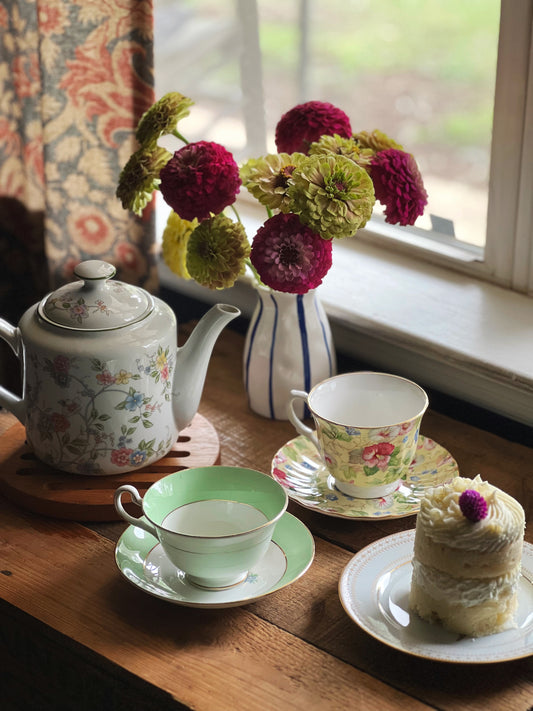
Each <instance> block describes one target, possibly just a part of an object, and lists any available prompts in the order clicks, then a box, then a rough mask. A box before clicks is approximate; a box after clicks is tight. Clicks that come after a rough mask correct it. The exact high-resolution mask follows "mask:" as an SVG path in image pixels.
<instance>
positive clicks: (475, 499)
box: [459, 489, 488, 523]
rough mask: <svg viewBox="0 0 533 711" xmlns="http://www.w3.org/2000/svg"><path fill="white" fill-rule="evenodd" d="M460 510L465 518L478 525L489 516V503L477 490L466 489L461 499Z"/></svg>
mask: <svg viewBox="0 0 533 711" xmlns="http://www.w3.org/2000/svg"><path fill="white" fill-rule="evenodd" d="M459 508H460V509H461V513H462V514H463V516H464V517H465V518H467V519H468V520H469V521H472V523H477V522H478V521H481V519H483V518H486V517H487V514H488V507H487V502H486V501H485V499H484V498H483V496H481V494H480V493H479V491H476V490H475V489H466V490H465V491H463V493H462V494H461V496H460V497H459Z"/></svg>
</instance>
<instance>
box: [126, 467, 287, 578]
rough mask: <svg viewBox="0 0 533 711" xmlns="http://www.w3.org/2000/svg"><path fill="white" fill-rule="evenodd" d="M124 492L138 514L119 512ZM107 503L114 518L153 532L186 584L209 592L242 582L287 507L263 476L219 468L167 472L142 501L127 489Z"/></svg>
mask: <svg viewBox="0 0 533 711" xmlns="http://www.w3.org/2000/svg"><path fill="white" fill-rule="evenodd" d="M126 492H127V493H129V494H130V495H131V498H132V500H133V502H134V503H135V504H137V505H138V506H140V507H141V508H142V512H143V515H142V516H140V517H138V518H136V517H135V516H131V515H130V514H129V513H128V512H127V511H125V509H124V507H123V505H122V500H121V499H122V494H124V493H126ZM114 499H115V508H116V510H117V512H118V513H119V514H120V516H122V518H123V519H125V520H126V521H127V522H128V523H130V524H132V525H133V526H138V527H139V528H142V529H144V530H145V531H147V532H148V533H150V534H152V536H154V537H155V538H156V539H157V540H158V541H159V542H160V543H161V546H162V547H163V550H164V551H165V553H166V555H167V557H168V558H169V560H170V561H171V562H172V563H173V565H175V566H176V568H179V569H180V570H182V571H183V572H184V573H185V574H186V575H187V578H188V580H189V581H190V582H191V583H193V584H195V585H198V586H200V587H202V588H209V589H213V590H219V589H221V588H226V587H230V586H232V585H237V584H239V583H241V582H242V581H243V580H245V579H246V577H247V575H248V572H249V570H250V569H251V568H253V567H254V566H255V565H256V564H257V563H258V562H259V561H260V560H261V558H262V557H263V556H264V555H265V553H266V551H267V549H268V547H269V545H270V541H271V539H272V534H273V533H274V528H275V526H276V523H277V522H278V521H279V519H280V518H281V516H282V515H283V514H284V512H285V510H286V508H287V503H288V499H287V494H286V492H285V490H284V489H283V487H282V486H281V485H280V484H278V483H277V482H276V481H274V479H272V478H271V477H270V476H267V475H266V474H262V473H261V472H258V471H255V470H253V469H244V468H241V467H225V466H211V467H197V468H193V469H184V470H183V471H179V472H175V473H174V474H169V475H168V476H166V477H163V478H162V479H160V480H159V481H157V482H156V483H155V484H152V486H150V488H149V489H148V490H147V491H146V493H145V495H144V497H141V496H140V494H139V492H138V491H137V489H136V488H135V487H134V486H131V485H129V484H126V485H124V486H120V487H119V488H118V489H117V490H116V492H115V497H114Z"/></svg>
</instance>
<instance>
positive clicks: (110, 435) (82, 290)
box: [0, 260, 240, 475]
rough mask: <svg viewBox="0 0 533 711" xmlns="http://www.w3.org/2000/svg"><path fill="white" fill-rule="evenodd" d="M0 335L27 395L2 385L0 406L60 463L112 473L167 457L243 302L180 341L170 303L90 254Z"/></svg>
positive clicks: (2, 326)
mask: <svg viewBox="0 0 533 711" xmlns="http://www.w3.org/2000/svg"><path fill="white" fill-rule="evenodd" d="M74 273H75V274H76V276H77V277H79V279H80V281H77V282H74V283H72V284H67V285H66V286H62V287H60V288H59V289H58V290H57V291H55V292H53V293H51V294H49V295H48V296H46V297H45V298H44V299H43V300H42V301H41V302H40V303H38V304H35V305H34V306H32V307H31V308H29V309H28V310H27V311H26V312H25V313H24V314H23V316H22V318H21V319H20V323H19V326H18V327H14V326H12V325H11V324H9V323H8V322H7V321H5V320H4V319H0V337H2V338H3V339H4V340H5V341H7V343H8V344H9V345H10V346H11V348H12V349H13V351H14V352H15V354H16V355H17V356H18V357H19V359H20V361H21V363H22V367H23V395H22V397H18V396H17V395H15V394H14V393H12V392H10V391H9V390H7V389H6V388H4V387H2V386H0V405H2V406H4V407H5V408H6V409H8V410H9V411H10V412H12V413H13V414H14V415H16V417H17V418H18V419H19V420H20V422H21V423H22V424H23V425H24V426H25V427H26V436H27V440H28V444H29V445H30V446H31V448H32V449H33V451H34V453H35V455H36V456H37V457H39V459H41V460H42V461H43V462H46V463H47V464H49V465H51V466H52V467H54V468H55V469H60V470H62V471H67V472H72V473H74V474H85V475H109V474H118V473H122V472H127V471H131V470H134V469H138V468H140V467H144V466H146V465H148V464H150V463H151V462H154V461H156V460H158V459H160V458H161V457H163V456H164V455H165V454H166V453H167V452H168V451H169V450H170V448H171V447H172V445H173V444H174V442H175V441H176V438H177V437H178V434H179V432H181V430H183V429H184V428H185V427H187V425H188V424H190V422H191V420H192V418H193V417H194V415H195V414H196V411H197V409H198V405H199V403H200V397H201V394H202V391H203V386H204V380H205V375H206V371H207V366H208V363H209V358H210V357H211V352H212V349H213V346H214V344H215V341H216V339H217V338H218V335H219V334H220V332H221V331H222V329H223V328H224V326H225V325H226V324H227V323H229V321H231V320H232V319H234V318H236V317H237V316H238V315H239V314H240V311H239V309H237V308H235V307H233V306H229V305H226V304H217V305H216V306H213V307H212V308H211V309H210V311H208V312H207V313H206V314H205V315H204V316H203V318H202V319H201V320H200V322H199V323H198V325H197V326H196V328H195V329H194V331H193V333H192V334H191V335H190V337H189V339H188V340H187V343H186V344H185V345H184V346H183V347H181V348H178V347H177V323H176V317H175V315H174V312H173V311H172V310H171V309H170V307H169V306H167V304H165V303H164V302H163V301H162V300H161V299H159V298H157V297H154V296H151V295H150V294H149V293H148V292H147V291H145V290H144V289H141V288H138V287H135V286H132V285H130V284H125V283H123V282H120V281H110V279H111V278H112V277H113V276H114V275H115V273H116V270H115V267H114V266H113V265H111V264H108V263H107V262H102V261H98V260H91V261H87V262H82V263H81V264H79V265H78V266H77V267H76V269H75V270H74Z"/></svg>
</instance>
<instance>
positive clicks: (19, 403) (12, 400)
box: [0, 318, 26, 425]
mask: <svg viewBox="0 0 533 711" xmlns="http://www.w3.org/2000/svg"><path fill="white" fill-rule="evenodd" d="M0 338H2V339H3V340H4V341H5V342H6V343H7V344H8V345H9V346H11V350H12V351H13V353H14V354H15V355H16V356H17V358H18V359H19V360H20V357H21V355H22V339H21V336H20V329H19V328H16V327H15V326H12V325H11V324H10V323H8V322H7V321H6V320H5V319H3V318H0ZM0 406H1V407H5V408H6V410H9V412H12V413H13V414H14V415H15V416H16V417H17V418H18V419H19V420H20V422H22V424H23V425H25V424H26V403H25V402H24V400H23V399H22V398H20V397H17V396H16V395H15V394H14V393H12V392H11V391H10V390H8V389H7V388H4V387H3V386H2V385H0Z"/></svg>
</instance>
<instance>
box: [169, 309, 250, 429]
mask: <svg viewBox="0 0 533 711" xmlns="http://www.w3.org/2000/svg"><path fill="white" fill-rule="evenodd" d="M240 313H241V312H240V310H239V309H238V308H237V307H235V306H231V305H229V304H216V305H215V306H213V307H212V308H211V309H209V311H208V312H207V313H206V314H204V316H202V318H201V319H200V321H199V322H198V324H197V325H196V327H195V329H194V331H193V332H192V333H191V335H190V336H189V338H188V339H187V342H186V343H185V345H184V346H182V347H181V348H178V352H177V356H176V370H175V373H174V382H173V389H172V398H173V403H172V406H173V412H174V421H175V423H176V426H177V428H178V432H181V431H182V430H183V429H185V427H187V426H188V425H190V423H191V421H192V419H193V417H194V416H195V414H196V411H197V410H198V406H199V404H200V398H201V396H202V392H203V389H204V382H205V376H206V373H207V366H208V364H209V359H210V358H211V353H212V351H213V346H214V345H215V342H216V340H217V338H218V336H219V335H220V332H221V331H222V329H223V328H224V327H225V326H226V325H227V324H228V323H229V322H230V321H232V320H233V319H234V318H237V316H239V315H240Z"/></svg>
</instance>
